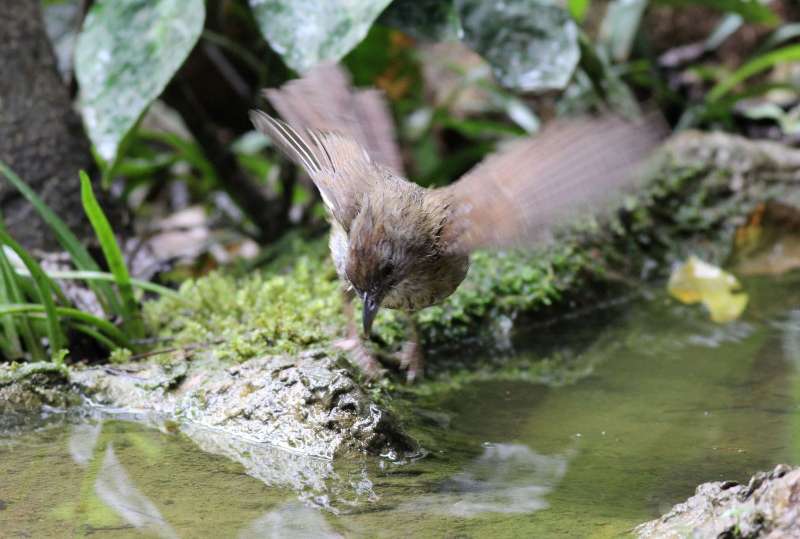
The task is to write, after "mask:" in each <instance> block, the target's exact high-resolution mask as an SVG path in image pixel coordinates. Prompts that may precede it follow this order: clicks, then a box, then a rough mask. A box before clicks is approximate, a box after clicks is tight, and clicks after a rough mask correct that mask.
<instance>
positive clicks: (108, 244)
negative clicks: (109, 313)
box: [80, 171, 144, 337]
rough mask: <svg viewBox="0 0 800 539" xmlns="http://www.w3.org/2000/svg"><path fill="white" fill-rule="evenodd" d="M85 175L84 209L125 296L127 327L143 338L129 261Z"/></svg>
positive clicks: (82, 181)
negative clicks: (127, 263) (121, 249)
mask: <svg viewBox="0 0 800 539" xmlns="http://www.w3.org/2000/svg"><path fill="white" fill-rule="evenodd" d="M80 176H81V201H82V202H83V209H84V211H85V212H86V215H87V217H89V221H90V222H91V223H92V228H94V232H95V234H97V239H98V241H100V248H101V249H102V250H103V255H105V257H106V262H107V263H108V267H109V269H110V270H111V273H112V274H113V275H114V279H115V280H116V283H117V287H118V288H119V294H120V296H121V297H122V312H121V313H120V314H122V318H123V320H124V325H125V326H126V327H127V328H128V331H130V332H131V333H132V334H133V335H134V336H136V337H140V336H141V335H142V334H143V333H144V331H143V326H142V324H141V320H139V318H138V310H139V308H138V304H137V303H136V298H134V296H133V286H131V276H130V274H129V273H128V267H127V266H126V265H125V259H124V258H123V256H122V251H120V248H119V245H117V239H116V238H115V237H114V231H113V230H112V229H111V224H110V223H109V222H108V218H107V217H106V214H105V213H103V209H102V208H101V207H100V204H99V203H98V202H97V198H95V196H94V192H93V191H92V182H91V181H90V180H89V176H88V175H87V174H86V173H85V172H84V171H81V172H80Z"/></svg>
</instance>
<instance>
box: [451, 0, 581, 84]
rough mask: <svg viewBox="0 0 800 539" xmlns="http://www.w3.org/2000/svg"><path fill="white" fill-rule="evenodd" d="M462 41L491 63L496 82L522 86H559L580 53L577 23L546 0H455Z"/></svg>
mask: <svg viewBox="0 0 800 539" xmlns="http://www.w3.org/2000/svg"><path fill="white" fill-rule="evenodd" d="M456 5H457V7H458V9H459V15H460V17H461V25H462V27H463V29H464V41H465V42H466V43H467V45H469V46H470V47H471V48H472V49H473V50H475V51H477V52H478V53H480V54H481V55H482V56H483V57H484V58H486V60H487V61H488V62H489V63H490V64H491V65H492V69H493V72H494V75H495V77H496V78H497V80H498V82H500V83H501V84H502V85H503V86H505V87H507V88H511V89H514V90H520V91H543V90H552V89H562V88H564V87H565V86H566V85H567V83H568V82H569V80H570V78H571V77H572V73H573V71H574V70H575V66H576V65H577V64H578V60H579V59H580V47H579V46H578V28H577V26H576V25H575V21H574V20H573V19H572V17H571V16H570V15H569V13H567V12H566V11H565V10H564V9H562V8H560V7H558V6H556V5H552V4H550V3H546V2H545V0H541V1H539V0H505V1H503V2H483V1H481V0H458V1H457V2H456Z"/></svg>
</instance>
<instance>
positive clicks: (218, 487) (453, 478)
mask: <svg viewBox="0 0 800 539" xmlns="http://www.w3.org/2000/svg"><path fill="white" fill-rule="evenodd" d="M799 284H800V276H797V275H796V276H794V277H792V278H787V279H784V280H782V281H766V280H748V281H745V282H744V288H745V290H747V291H748V293H749V294H750V295H751V298H752V300H751V304H750V306H749V307H748V310H747V311H746V312H745V315H744V317H743V318H742V319H741V320H740V321H738V322H734V323H732V324H728V325H716V324H713V323H711V322H710V321H708V320H707V316H706V314H705V312H703V310H702V308H699V307H692V306H685V305H679V304H677V303H676V302H674V301H671V300H669V299H668V298H667V297H666V295H665V294H656V296H655V298H654V299H652V300H651V301H648V302H646V303H642V304H638V305H633V306H631V307H630V309H629V310H628V311H627V312H626V313H623V314H622V315H621V316H619V317H618V318H615V319H614V320H613V321H612V322H611V323H609V321H608V320H605V321H604V322H603V323H602V325H596V324H595V322H594V321H593V319H592V318H586V319H584V320H583V322H584V324H586V325H588V326H591V327H595V328H600V329H598V331H597V332H596V334H595V335H593V336H591V335H590V336H588V337H587V336H582V340H584V339H585V342H583V343H582V345H581V348H580V351H579V352H575V354H576V355H583V356H591V357H590V359H588V360H585V363H586V365H589V366H590V368H589V369H588V370H587V371H585V372H584V376H582V377H579V378H577V379H574V380H572V381H571V382H570V383H566V384H563V385H561V386H560V387H553V386H549V385H544V384H535V383H532V382H528V381H514V380H494V381H492V380H483V381H469V380H465V381H464V382H463V383H461V384H455V385H453V386H450V387H447V386H444V385H440V386H437V388H438V391H436V392H432V393H426V392H424V391H421V392H419V393H418V394H416V395H414V394H412V396H411V397H407V398H406V399H404V401H405V405H406V407H407V412H406V419H407V421H409V422H410V423H411V426H412V431H413V434H414V435H415V436H417V437H418V438H419V439H420V440H421V441H422V443H423V445H424V446H425V447H426V448H427V449H428V450H429V454H428V456H427V457H426V458H424V459H421V460H419V461H417V462H413V463H406V464H392V463H388V462H381V461H378V460H374V459H368V458H363V459H351V460H346V461H339V462H335V463H330V462H328V461H321V460H319V459H311V460H308V459H306V460H303V459H302V458H298V457H297V456H296V455H294V456H292V455H291V454H286V453H283V452H275V451H274V450H270V449H269V448H266V447H265V446H259V447H255V446H247V445H242V446H236V445H235V444H231V442H230V441H229V442H222V441H221V440H219V439H218V438H214V437H208V436H206V435H203V434H202V433H198V432H193V431H192V430H191V429H186V428H184V427H182V428H181V429H182V430H180V431H178V430H177V429H176V428H175V427H174V426H170V425H169V424H163V423H156V425H157V426H158V429H154V428H148V427H146V426H144V425H142V424H140V423H135V422H130V421H120V420H111V421H109V420H106V421H105V422H103V423H99V422H89V423H86V422H78V423H77V424H73V423H66V424H65V423H56V424H54V425H50V426H47V425H46V426H43V427H40V428H38V429H37V430H33V431H30V430H29V431H24V432H15V433H7V434H4V435H0V477H2V478H3V481H0V508H2V509H0V520H1V521H2V522H3V532H4V533H8V534H10V535H11V536H12V537H13V536H15V535H19V534H29V535H31V536H49V535H64V534H66V535H70V536H88V535H97V534H100V535H101V536H113V537H136V536H139V535H147V534H149V535H161V536H164V537H168V536H180V537H190V536H191V537H194V536H209V535H212V536H226V537H227V536H242V537H254V536H258V535H259V534H262V535H263V534H264V533H267V532H269V531H272V532H275V531H277V532H278V533H280V534H282V536H290V534H292V533H294V534H295V535H299V536H309V535H311V536H328V537H336V536H346V537H376V536H377V537H407V536H417V537H442V536H465V537H483V536H491V537H519V536H528V537H557V536H564V537H574V536H580V537H614V536H618V535H621V534H624V533H626V532H627V531H629V530H630V529H631V528H632V527H633V526H634V525H636V524H637V523H639V522H642V521H645V520H648V519H650V518H653V517H654V516H656V515H658V514H660V513H661V512H663V511H665V510H666V509H668V508H669V507H670V506H671V505H673V504H674V503H676V502H679V501H682V500H684V499H685V498H686V497H688V496H689V495H691V494H692V493H693V492H694V488H695V487H696V486H697V484H699V483H701V482H704V481H714V480H722V479H733V480H739V481H743V480H746V479H747V478H748V477H749V476H750V475H751V474H752V473H753V472H755V471H757V470H764V469H769V468H772V467H773V466H774V465H775V464H777V463H779V462H787V463H790V464H797V463H798V462H800V430H799V429H800V421H798V420H800V411H798V405H800V371H799V370H798V369H800V310H798V308H797V305H800V286H798V285H799ZM598 317H599V318H607V315H606V314H605V313H599V315H598ZM542 339H546V340H548V341H550V343H559V342H560V343H561V344H562V346H563V347H565V348H569V347H570V346H571V345H574V342H573V340H574V334H573V331H572V329H571V328H569V327H566V326H565V327H561V326H555V327H552V328H548V329H547V330H539V331H538V332H537V334H536V335H535V340H537V341H540V340H542ZM526 355H527V356H528V358H529V359H532V358H533V356H536V352H524V353H520V354H518V356H519V357H518V358H516V361H519V362H520V363H522V362H524V361H525V356H526ZM564 355H565V357H567V356H569V354H568V353H567V352H564ZM576 359H579V358H577V357H576ZM226 444H227V445H226ZM201 449H202V450H201ZM112 471H113V473H112ZM131 507H133V508H134V509H135V511H131Z"/></svg>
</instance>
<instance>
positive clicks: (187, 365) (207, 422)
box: [0, 351, 418, 459]
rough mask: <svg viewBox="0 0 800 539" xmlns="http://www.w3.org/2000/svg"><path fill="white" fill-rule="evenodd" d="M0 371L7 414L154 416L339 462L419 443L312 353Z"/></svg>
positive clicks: (396, 452)
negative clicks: (228, 361)
mask: <svg viewBox="0 0 800 539" xmlns="http://www.w3.org/2000/svg"><path fill="white" fill-rule="evenodd" d="M2 369H3V370H0V401H1V402H2V405H0V411H2V412H4V415H6V414H8V415H7V416H6V417H7V420H8V419H9V418H11V417H12V415H11V412H14V414H15V415H17V416H19V417H21V415H20V414H22V413H23V412H25V411H37V410H39V409H42V408H45V409H47V408H63V407H65V406H69V405H71V404H76V403H78V402H83V403H85V405H87V406H89V407H91V408H95V409H98V410H100V411H106V412H114V411H124V412H125V413H126V414H152V415H157V416H159V417H162V418H167V419H171V420H174V421H177V422H179V423H182V424H187V425H190V426H191V427H192V428H194V429H195V430H196V429H197V428H205V429H211V430H215V431H217V432H220V433H224V434H226V435H229V436H231V437H234V438H238V439H241V440H244V441H248V442H256V443H265V444H269V445H271V446H273V447H277V448H280V449H285V450H288V451H290V452H295V453H299V454H302V455H305V456H311V457H321V458H324V459H332V458H333V457H335V456H338V455H342V454H345V453H350V452H365V453H370V454H374V455H381V456H385V457H389V458H392V459H398V458H404V457H409V456H413V455H414V454H416V452H417V451H418V448H417V446H416V443H415V442H414V441H413V440H412V439H411V438H409V437H408V436H406V435H405V434H404V433H403V432H402V430H401V429H400V428H399V426H398V424H397V422H396V421H395V419H394V418H393V417H392V415H391V414H390V413H389V412H388V411H387V410H385V409H384V408H382V407H380V406H378V405H377V404H376V403H375V402H374V401H373V400H372V399H371V398H370V397H369V396H368V395H367V393H366V392H365V391H364V390H363V389H362V387H361V385H359V383H358V382H357V381H356V380H355V379H354V378H353V376H352V375H351V372H350V371H349V370H348V369H346V368H343V367H342V366H341V365H340V364H339V363H338V362H337V361H336V360H335V359H333V358H331V357H328V356H326V355H325V354H324V353H318V352H314V351H306V352H303V353H301V354H298V355H297V356H296V357H292V358H289V357H286V356H270V357H259V358H253V359H250V360H248V361H245V362H244V363H240V364H237V365H233V366H227V367H224V366H221V365H220V364H219V362H217V361H213V360H203V359H199V360H197V361H191V362H187V361H185V360H184V361H174V362H159V363H156V362H150V363H130V364H124V365H113V366H112V365H106V366H98V367H88V368H79V367H73V368H71V369H69V370H67V369H52V368H49V367H47V366H46V365H40V364H28V365H24V366H22V367H20V368H18V369H16V370H13V371H12V370H11V369H10V368H8V367H2Z"/></svg>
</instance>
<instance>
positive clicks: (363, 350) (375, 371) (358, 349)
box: [333, 336, 386, 380]
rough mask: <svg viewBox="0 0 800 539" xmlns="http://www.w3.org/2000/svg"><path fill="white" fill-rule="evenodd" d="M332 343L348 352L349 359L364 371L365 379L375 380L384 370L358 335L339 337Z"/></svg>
mask: <svg viewBox="0 0 800 539" xmlns="http://www.w3.org/2000/svg"><path fill="white" fill-rule="evenodd" d="M333 345H334V346H336V347H337V348H339V349H341V350H344V351H345V352H347V353H348V355H349V357H350V360H351V361H352V362H353V363H354V364H355V365H356V366H357V367H358V368H359V369H360V370H361V372H362V373H364V376H365V377H366V378H367V380H376V379H378V378H380V377H381V375H383V374H384V373H385V372H386V371H385V370H384V369H383V367H381V364H380V362H379V361H378V360H377V359H376V358H375V356H374V355H373V353H372V352H371V351H370V350H369V348H367V346H366V345H365V344H364V341H363V340H362V339H361V338H360V337H358V336H355V337H348V338H346V339H339V340H338V341H336V342H334V343H333Z"/></svg>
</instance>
